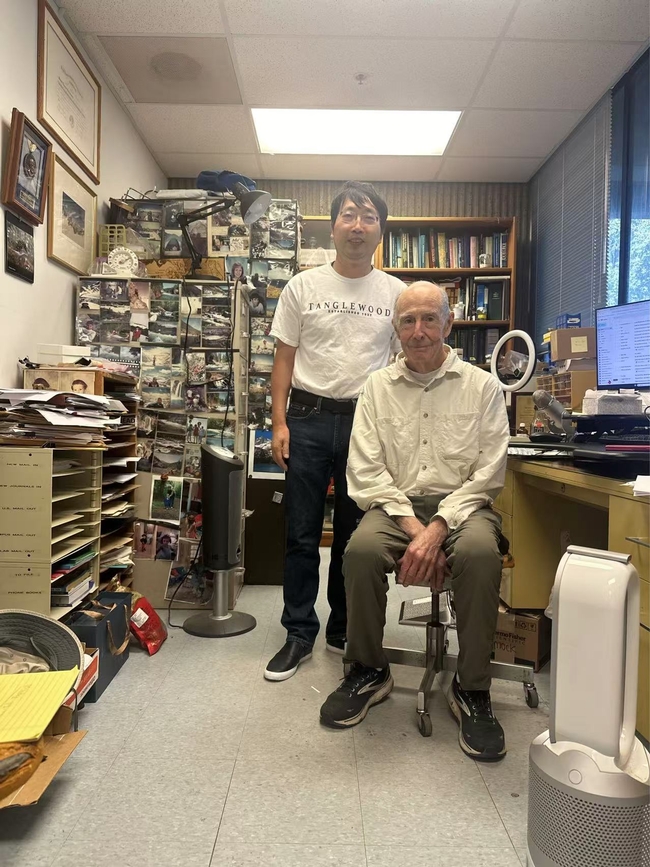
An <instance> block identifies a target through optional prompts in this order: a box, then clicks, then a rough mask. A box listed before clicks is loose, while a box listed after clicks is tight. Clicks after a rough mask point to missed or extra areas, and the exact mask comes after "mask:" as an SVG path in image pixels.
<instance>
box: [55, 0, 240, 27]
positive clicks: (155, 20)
mask: <svg viewBox="0 0 650 867" xmlns="http://www.w3.org/2000/svg"><path fill="white" fill-rule="evenodd" d="M61 5H62V6H63V7H64V12H65V17H66V18H68V19H69V20H70V21H71V23H72V26H73V27H74V28H75V30H77V32H79V33H112V34H116V33H123V34H129V35H133V34H138V33H159V34H162V33H165V34H167V33H169V34H181V33H193V34H195V35H197V36H199V35H200V36H207V35H212V34H222V33H223V32H224V28H223V24H222V20H221V12H220V11H219V4H218V3H215V2H214V0H191V2H190V3H188V2H182V0H181V2H180V3H179V0H110V2H107V0H64V2H62V3H61Z"/></svg>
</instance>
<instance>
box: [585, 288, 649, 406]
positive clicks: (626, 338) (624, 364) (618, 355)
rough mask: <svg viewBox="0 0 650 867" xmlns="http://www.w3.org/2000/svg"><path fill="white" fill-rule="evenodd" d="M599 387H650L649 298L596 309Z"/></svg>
mask: <svg viewBox="0 0 650 867" xmlns="http://www.w3.org/2000/svg"><path fill="white" fill-rule="evenodd" d="M596 368H597V379H598V388H602V389H612V390H613V389H617V388H650V301H635V302H633V303H631V304H620V305H619V306H618V307H600V308H599V309H598V310H596Z"/></svg>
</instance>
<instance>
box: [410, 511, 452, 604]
mask: <svg viewBox="0 0 650 867" xmlns="http://www.w3.org/2000/svg"><path fill="white" fill-rule="evenodd" d="M407 532H408V531H407ZM409 535H410V534H409ZM448 535H449V529H448V527H447V523H446V521H444V520H443V519H442V518H434V519H433V521H431V523H430V524H429V526H428V527H425V528H424V529H422V530H421V531H420V532H419V533H417V535H415V536H414V537H413V538H412V540H411V543H410V545H409V546H408V548H407V549H406V551H405V552H404V556H403V557H402V559H401V560H400V561H399V566H400V572H399V580H400V583H401V584H403V585H404V587H409V586H411V585H413V584H415V585H422V584H429V585H430V586H431V588H432V589H437V590H440V589H442V584H443V582H444V577H445V570H446V567H447V561H446V558H445V554H444V551H443V550H442V546H443V545H444V543H445V540H446V539H447V536H448Z"/></svg>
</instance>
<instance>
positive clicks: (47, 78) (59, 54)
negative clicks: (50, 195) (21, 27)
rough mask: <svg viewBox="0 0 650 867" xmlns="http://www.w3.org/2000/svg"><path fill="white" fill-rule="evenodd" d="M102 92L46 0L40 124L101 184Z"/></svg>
mask: <svg viewBox="0 0 650 867" xmlns="http://www.w3.org/2000/svg"><path fill="white" fill-rule="evenodd" d="M101 103H102V89H101V85H100V84H99V81H98V80H97V79H96V78H95V76H94V74H93V72H92V70H91V69H90V67H89V66H88V64H87V63H86V61H85V60H84V59H83V57H82V56H81V54H80V52H79V50H78V48H77V47H76V45H75V44H74V42H73V41H72V40H71V38H70V37H69V36H68V34H67V33H66V31H65V30H64V29H63V27H62V26H61V24H60V23H59V21H58V19H57V17H56V15H55V14H54V11H53V9H52V7H51V6H50V5H49V3H48V2H47V0H39V4H38V119H39V121H40V122H41V123H42V124H43V126H44V127H45V128H46V129H47V130H48V131H49V132H50V133H51V134H52V136H53V137H54V138H55V139H56V141H57V142H58V143H59V144H60V145H61V146H62V147H63V148H65V150H66V151H67V152H68V153H69V154H70V156H71V157H72V159H73V160H74V161H75V162H76V163H77V164H78V165H79V166H81V168H82V169H83V170H84V171H85V172H86V174H87V175H88V176H89V177H90V178H92V179H93V181H94V182H95V183H96V184H98V183H99V147H100V137H101V122H102V106H101Z"/></svg>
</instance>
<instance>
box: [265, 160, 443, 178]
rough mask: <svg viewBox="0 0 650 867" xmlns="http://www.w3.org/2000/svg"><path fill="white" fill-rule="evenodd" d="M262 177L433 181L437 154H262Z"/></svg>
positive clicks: (437, 163)
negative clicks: (416, 155)
mask: <svg viewBox="0 0 650 867" xmlns="http://www.w3.org/2000/svg"><path fill="white" fill-rule="evenodd" d="M260 163H261V166H262V171H263V173H264V177H265V178H279V179H292V180H297V181H345V180H351V179H354V180H357V181H433V180H435V177H436V174H437V171H438V167H439V166H440V163H441V157H379V156H329V155H328V156H321V155H304V154H277V155H272V154H262V155H261V156H260Z"/></svg>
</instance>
